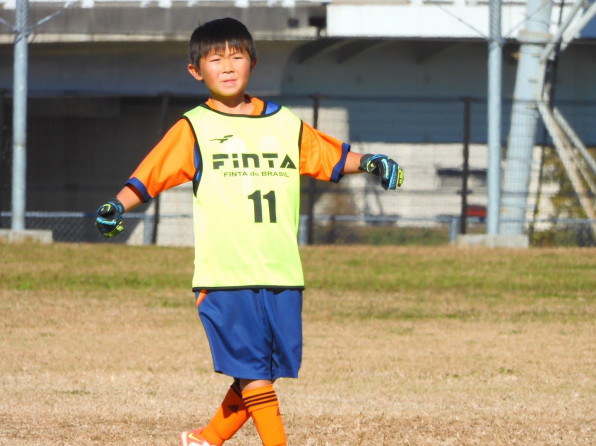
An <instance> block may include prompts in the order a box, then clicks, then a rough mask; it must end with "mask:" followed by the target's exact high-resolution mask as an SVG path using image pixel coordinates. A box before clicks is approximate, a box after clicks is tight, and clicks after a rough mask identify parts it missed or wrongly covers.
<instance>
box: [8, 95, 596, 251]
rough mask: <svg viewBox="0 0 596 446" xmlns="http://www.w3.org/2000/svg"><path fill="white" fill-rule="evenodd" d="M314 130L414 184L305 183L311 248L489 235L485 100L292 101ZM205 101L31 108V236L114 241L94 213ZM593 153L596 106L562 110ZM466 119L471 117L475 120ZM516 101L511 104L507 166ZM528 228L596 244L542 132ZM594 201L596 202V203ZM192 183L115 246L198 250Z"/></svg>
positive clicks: (58, 103) (75, 100)
mask: <svg viewBox="0 0 596 446" xmlns="http://www.w3.org/2000/svg"><path fill="white" fill-rule="evenodd" d="M268 99H271V100H273V101H275V102H278V103H281V104H284V105H286V106H288V107H289V108H290V109H291V110H293V111H294V112H295V113H297V114H298V115H299V116H300V117H301V118H302V119H303V120H304V121H305V122H307V123H309V124H311V125H313V126H315V127H317V128H319V129H320V130H322V131H323V132H325V133H328V134H330V135H332V136H334V137H336V138H338V139H341V140H344V141H347V142H350V143H351V144H352V150H353V151H357V152H362V153H385V154H388V155H390V156H392V157H393V158H395V159H396V160H398V162H399V163H400V164H401V165H403V167H404V170H405V173H406V179H405V183H404V185H403V186H402V188H400V190H398V191H396V192H387V191H384V190H382V188H380V187H379V186H378V184H377V182H376V181H374V180H375V179H374V178H372V177H370V176H366V175H356V176H348V177H345V178H344V179H342V181H341V182H340V183H339V184H326V183H322V182H317V181H315V180H311V179H309V178H303V184H302V203H301V220H300V223H301V224H300V231H299V234H298V238H299V241H300V243H302V244H310V243H312V244H322V243H338V244H339V243H343V244H348V243H365V244H398V245H404V244H421V245H439V244H445V243H449V242H450V241H453V240H454V239H455V237H456V236H457V235H458V234H460V233H472V234H473V233H485V232H486V225H485V218H486V205H487V183H486V173H487V162H488V153H487V147H486V138H487V135H486V128H487V125H486V123H487V111H486V102H485V101H484V100H481V99H478V98H407V97H367V98H362V97H348V96H324V95H312V96H282V97H272V98H268ZM203 100H204V98H197V97H193V98H189V97H177V96H172V95H163V96H161V97H152V98H148V97H121V96H114V97H106V96H102V97H80V96H75V97H68V98H63V97H60V98H58V97H42V96H37V97H34V98H33V99H31V100H30V106H29V110H30V117H29V125H28V132H29V135H30V136H29V140H28V178H27V209H28V210H30V211H29V212H27V213H26V223H25V224H26V228H27V229H50V230H52V231H53V237H54V240H56V241H64V242H103V241H105V240H104V239H103V238H102V237H101V236H100V235H99V234H98V233H97V231H96V229H95V228H94V226H93V213H94V211H95V208H96V207H97V206H98V205H99V204H100V203H101V202H102V201H103V200H105V199H106V198H108V197H110V196H113V195H114V194H115V193H116V192H117V191H118V190H119V189H120V187H121V186H122V183H123V182H124V181H125V180H126V178H128V175H130V173H131V172H132V170H133V169H134V168H135V167H136V165H137V164H138V162H140V160H141V159H142V158H143V156H144V155H145V154H146V153H147V151H148V150H149V149H150V148H151V147H152V146H153V145H154V144H155V143H156V142H157V140H158V139H159V137H160V135H161V134H163V132H164V131H165V130H166V129H167V128H168V127H169V126H170V125H171V124H172V123H173V122H175V120H176V119H178V118H179V116H181V115H182V113H183V112H184V111H186V110H188V109H190V108H192V107H193V106H195V105H196V104H197V103H199V102H201V101H203ZM10 102H11V101H10V98H7V97H6V96H5V95H4V96H2V109H3V113H1V114H0V119H1V121H0V174H1V177H0V178H1V184H0V186H1V190H0V192H1V194H0V211H1V214H0V227H1V228H10V220H11V214H10V187H11V186H10V185H11V182H10V176H11V175H10V174H11V167H10V147H11V145H10V144H11V141H10V132H9V129H10V113H8V110H9V107H10ZM558 105H559V107H560V108H561V110H563V113H564V114H565V116H566V117H567V119H568V120H569V122H570V124H571V125H572V126H573V128H574V129H575V131H576V132H577V134H578V135H579V137H580V138H581V140H582V141H583V142H584V144H585V145H586V146H587V148H588V150H589V151H590V153H591V154H592V156H594V154H595V152H594V147H596V128H595V127H594V126H593V122H595V119H596V103H591V102H564V101H560V102H559V104H558ZM466 110H467V112H466ZM510 111H511V103H510V102H507V101H505V102H504V104H503V126H502V128H503V136H502V145H503V152H504V154H503V159H505V157H506V149H507V135H508V132H509V130H510V122H509V120H508V118H509V115H510ZM538 127H539V128H538V131H537V132H538V133H537V135H536V146H535V147H534V151H533V153H534V157H533V159H532V160H531V181H530V185H529V187H528V191H529V193H528V196H527V197H526V201H527V212H526V219H525V220H524V227H525V229H526V234H528V235H529V236H530V243H531V244H533V245H540V246H545V245H548V246H552V245H556V246H560V245H565V246H594V245H595V244H596V242H595V237H594V233H593V230H592V226H593V225H594V224H595V223H596V222H594V221H593V220H589V219H588V218H587V217H586V215H585V212H583V211H582V207H581V206H580V204H579V202H578V200H577V196H576V193H575V192H574V190H573V189H572V188H571V187H570V186H569V181H568V179H567V177H566V174H565V170H564V168H563V167H562V166H561V163H560V161H559V160H558V157H557V151H556V150H555V149H554V147H553V142H552V140H551V138H550V136H549V135H548V133H547V132H545V131H544V128H543V127H541V126H540V125H539V126H538ZM591 199H592V202H593V200H594V197H591ZM191 200H192V189H191V188H190V185H183V186H181V187H178V188H175V189H172V190H170V191H167V192H165V193H163V194H162V195H161V196H160V197H159V199H155V200H152V202H150V203H149V204H147V205H145V206H143V207H142V208H139V209H137V210H135V212H134V213H131V214H127V216H126V220H125V222H126V231H125V233H123V234H122V236H120V237H118V238H116V239H114V240H112V241H110V242H112V243H114V242H116V243H130V244H151V243H157V244H160V245H173V246H192V244H193V231H192V217H191V213H192V209H191Z"/></svg>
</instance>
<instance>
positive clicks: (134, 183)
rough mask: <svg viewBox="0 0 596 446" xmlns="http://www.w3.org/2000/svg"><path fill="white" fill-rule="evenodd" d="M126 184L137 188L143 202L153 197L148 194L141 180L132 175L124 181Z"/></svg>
mask: <svg viewBox="0 0 596 446" xmlns="http://www.w3.org/2000/svg"><path fill="white" fill-rule="evenodd" d="M126 185H130V186H132V187H134V188H135V189H136V190H138V191H139V193H140V194H141V195H142V196H143V200H144V201H145V203H147V202H148V201H149V200H151V199H152V198H153V197H152V196H151V195H149V192H147V188H146V187H145V185H144V184H143V183H141V181H140V180H139V179H138V178H136V177H132V178H131V179H130V180H128V181H127V182H126Z"/></svg>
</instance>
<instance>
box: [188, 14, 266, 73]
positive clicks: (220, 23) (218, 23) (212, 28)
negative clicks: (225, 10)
mask: <svg viewBox="0 0 596 446" xmlns="http://www.w3.org/2000/svg"><path fill="white" fill-rule="evenodd" d="M226 45H227V46H228V47H230V48H233V49H235V50H240V51H244V50H246V51H247V52H248V54H250V58H251V59H252V60H255V59H256V58H257V50H256V48H255V43H254V41H253V39H252V35H251V34H250V32H249V31H248V29H247V28H246V26H244V24H242V23H241V22H239V21H238V20H236V19H232V18H230V17H226V18H224V19H216V20H211V21H210V22H206V23H203V24H202V25H200V26H199V27H198V28H196V29H195V30H194V31H193V33H192V35H191V37H190V44H189V51H188V57H189V60H190V63H191V64H192V65H194V66H196V67H198V66H199V61H200V60H201V57H205V56H207V55H208V54H209V53H211V52H212V51H223V50H225V48H226Z"/></svg>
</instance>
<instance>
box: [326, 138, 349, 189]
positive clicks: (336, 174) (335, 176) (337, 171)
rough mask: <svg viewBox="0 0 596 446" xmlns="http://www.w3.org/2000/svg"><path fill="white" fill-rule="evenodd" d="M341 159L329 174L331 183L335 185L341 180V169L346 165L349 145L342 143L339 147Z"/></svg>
mask: <svg viewBox="0 0 596 446" xmlns="http://www.w3.org/2000/svg"><path fill="white" fill-rule="evenodd" d="M341 151H342V153H341V158H340V160H339V161H338V163H337V164H336V165H335V167H334V168H333V172H332V173H331V179H330V180H329V181H331V182H332V183H337V182H338V181H339V180H341V179H342V177H343V175H342V174H341V171H342V169H343V168H344V166H345V165H346V159H347V158H348V152H349V151H350V145H349V144H347V143H345V142H344V143H343V144H342V145H341Z"/></svg>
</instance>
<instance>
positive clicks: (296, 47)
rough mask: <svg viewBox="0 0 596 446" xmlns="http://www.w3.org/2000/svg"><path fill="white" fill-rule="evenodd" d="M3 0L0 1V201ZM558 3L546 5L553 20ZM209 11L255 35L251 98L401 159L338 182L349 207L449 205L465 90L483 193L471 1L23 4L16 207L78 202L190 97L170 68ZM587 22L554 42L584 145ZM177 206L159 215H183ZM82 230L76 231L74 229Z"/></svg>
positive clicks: (8, 85)
mask: <svg viewBox="0 0 596 446" xmlns="http://www.w3.org/2000/svg"><path fill="white" fill-rule="evenodd" d="M15 4H16V3H15V0H0V101H1V102H2V104H3V105H2V110H3V113H2V114H1V116H0V118H1V121H0V123H1V124H2V128H3V132H0V150H1V151H2V152H1V153H2V156H1V157H0V160H2V167H1V170H0V173H1V178H2V180H1V184H0V185H1V186H2V190H1V194H0V210H2V211H4V212H7V211H9V210H10V204H9V203H10V183H9V181H8V180H7V179H8V178H9V176H10V175H9V174H10V164H9V158H10V157H9V154H10V144H9V142H10V139H9V138H10V121H11V118H10V99H11V89H12V65H13V42H14V32H13V30H12V29H11V26H10V25H11V24H13V23H14V12H15V10H14V8H15ZM569 8H570V6H564V10H565V11H567V10H568V9H569ZM558 11H559V4H556V5H555V7H554V8H553V27H554V26H555V25H556V16H557V15H558ZM524 14H525V5H524V4H522V3H519V2H503V7H502V30H503V31H502V34H503V37H504V43H503V96H504V103H505V107H504V110H505V115H504V117H503V118H504V121H503V136H502V140H503V144H504V145H505V144H506V140H507V134H508V128H507V126H508V124H509V123H508V121H507V110H508V101H510V100H511V97H512V92H513V87H514V81H515V72H516V67H517V60H518V50H519V44H520V41H519V32H520V30H521V29H523V23H524ZM222 16H231V17H235V18H238V19H240V20H242V21H243V22H244V23H246V24H247V26H248V27H249V28H250V29H251V31H252V32H253V34H254V37H255V39H256V41H257V49H258V52H259V64H258V66H257V69H256V71H255V75H254V78H253V80H252V82H251V85H250V92H251V93H252V94H255V95H260V96H265V97H268V98H271V99H273V100H278V101H281V102H283V103H284V104H286V105H288V106H290V107H291V108H293V109H294V110H296V112H297V113H299V114H300V115H301V116H302V117H303V119H305V120H306V121H307V122H310V123H312V122H313V120H314V117H315V114H314V112H313V110H314V108H315V106H318V107H320V108H318V109H317V111H318V115H317V118H318V119H317V124H318V127H319V128H321V129H322V130H324V131H326V132H328V133H330V134H333V135H334V136H337V137H338V138H341V139H345V140H347V141H351V142H353V145H354V149H355V150H358V151H374V150H377V149H378V150H380V151H384V152H387V153H389V154H392V155H394V156H395V157H396V158H397V159H398V160H400V162H401V163H402V164H404V165H405V166H407V174H406V184H405V185H404V188H403V190H402V191H400V194H399V195H393V196H391V197H389V196H383V197H381V196H377V195H376V194H375V192H374V190H372V189H371V188H370V187H367V185H366V184H363V183H362V181H364V179H363V178H360V177H359V178H355V179H353V180H352V181H353V182H354V184H353V186H354V188H355V189H356V190H357V192H356V194H360V195H356V196H355V197H353V200H352V203H353V206H352V207H353V208H354V209H351V210H350V212H354V213H356V214H361V213H370V214H374V215H385V216H395V217H396V219H397V218H398V217H399V219H401V220H400V221H401V223H402V224H409V222H414V221H423V222H431V220H432V219H436V218H437V217H441V216H451V215H458V213H459V211H460V202H461V187H460V186H459V185H458V181H459V180H460V179H461V170H462V163H463V160H462V140H463V139H462V138H463V132H464V126H465V116H466V115H465V110H466V101H470V102H469V103H468V104H469V105H470V107H471V117H470V126H471V128H470V132H471V133H470V134H471V136H470V141H469V142H470V146H469V149H470V161H469V162H470V165H469V167H470V169H471V172H472V174H471V177H470V182H469V186H470V187H471V188H472V190H471V195H470V196H469V201H470V203H471V204H475V205H480V206H483V205H485V204H486V166H487V154H486V104H485V101H486V96H487V48H488V47H487V37H488V3H487V2H485V1H472V0H470V1H466V0H440V1H436V0H433V1H424V0H411V1H408V0H397V1H390V0H371V1H356V0H335V1H312V0H311V1H304V0H303V1H300V0H267V1H265V0H263V1H258V0H250V1H249V0H236V1H232V0H230V1H226V0H211V1H203V0H190V1H176V0H160V1H128V0H112V1H100V0H83V1H80V2H77V1H74V2H72V1H69V2H59V1H50V0H45V1H31V2H30V23H31V37H30V44H29V97H30V99H29V121H28V126H29V133H28V144H27V146H28V148H27V150H28V171H27V175H28V176H27V210H29V211H56V210H60V211H65V212H92V211H94V208H95V207H96V204H98V203H99V202H101V201H102V200H104V199H105V198H106V196H109V195H110V194H113V193H114V192H115V191H116V190H118V188H119V187H120V186H121V185H122V183H123V181H124V180H125V179H126V178H127V176H128V175H129V174H130V172H131V171H132V169H133V168H134V167H135V166H136V164H137V163H138V162H139V161H140V160H141V159H142V157H143V156H144V154H145V153H146V152H147V151H148V150H149V149H150V148H151V147H152V146H153V144H155V142H156V141H157V140H158V139H159V138H160V136H161V134H162V133H163V132H164V130H165V129H166V128H167V127H168V126H169V125H170V124H171V123H172V122H174V120H175V119H177V118H178V117H179V116H180V115H181V113H182V112H184V111H185V110H187V109H188V108H190V107H192V106H193V105H194V104H196V103H197V102H198V101H201V100H203V99H204V97H205V94H206V91H205V90H204V89H203V88H202V86H201V85H199V84H197V83H196V82H195V81H194V80H192V79H191V78H190V76H189V75H188V74H187V72H186V64H187V55H186V52H187V48H186V45H187V40H188V37H189V35H190V33H191V32H192V30H193V29H194V28H195V27H196V26H197V25H198V24H199V23H201V22H204V21H207V20H210V19H213V18H217V17H222ZM2 25H4V26H2ZM594 28H596V27H594V26H588V27H586V28H584V29H583V31H582V34H581V35H580V36H579V38H578V39H576V40H575V41H574V42H573V43H572V44H571V45H569V46H568V47H567V48H566V49H565V51H564V52H562V53H561V56H560V61H559V67H558V73H559V75H558V81H557V100H558V101H560V102H562V104H564V106H566V107H567V109H568V110H569V111H570V112H569V113H570V115H571V116H572V117H573V125H574V126H575V127H576V129H577V130H578V132H579V133H580V134H581V136H582V138H583V139H584V140H585V141H587V142H588V143H589V144H592V145H596V143H595V141H596V127H594V126H593V125H592V124H591V123H593V118H594V116H593V113H594V102H595V101H596V84H595V83H594V82H593V81H592V79H593V76H594V73H595V72H596V59H595V58H594V47H593V45H592V43H593V40H592V39H593V37H594V36H596V32H595V31H596V30H595V29H594ZM585 110H591V113H592V115H591V116H590V114H589V113H586V112H585ZM182 193H183V192H182ZM164 201H165V200H164ZM331 202H336V200H333V198H332V197H331V196H328V197H327V199H322V200H320V201H319V204H318V211H319V213H320V214H327V213H329V212H332V211H333V209H332V208H331V207H330V204H329V203H331ZM326 203H327V204H326ZM185 206H186V205H185V204H183V205H181V207H178V208H175V209H170V210H169V211H166V210H165V209H163V208H162V209H161V212H162V213H166V212H171V213H173V214H186V213H188V212H187V211H185ZM89 231H91V232H92V231H94V230H93V228H90V229H89ZM137 232H138V231H137ZM141 232H142V231H141ZM164 232H166V231H164ZM88 237H91V235H90V234H87V229H84V230H83V234H82V235H81V238H83V239H86V238H88ZM136 237H137V238H138V237H141V235H137V236H136ZM163 243H167V244H171V243H176V242H170V241H164V242H163ZM184 243H186V242H184Z"/></svg>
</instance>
